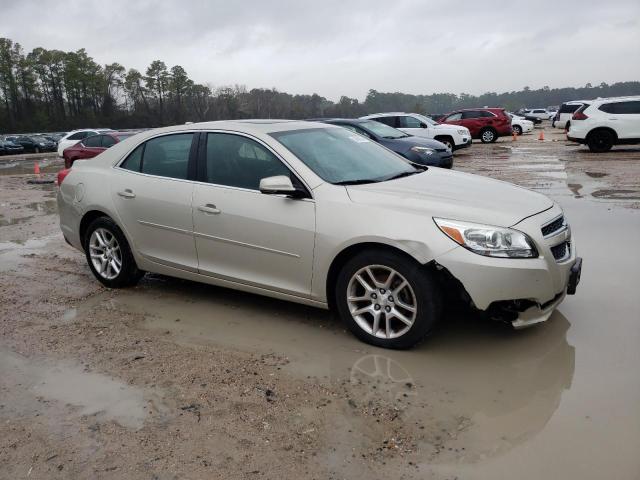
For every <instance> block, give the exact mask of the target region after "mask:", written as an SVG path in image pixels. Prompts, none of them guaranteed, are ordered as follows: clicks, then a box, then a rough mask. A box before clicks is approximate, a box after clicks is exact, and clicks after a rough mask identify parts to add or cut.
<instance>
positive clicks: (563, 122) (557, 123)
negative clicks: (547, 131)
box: [551, 100, 585, 130]
mask: <svg viewBox="0 0 640 480" xmlns="http://www.w3.org/2000/svg"><path fill="white" fill-rule="evenodd" d="M584 103H585V101H584V100H576V101H573V102H566V103H563V104H562V105H560V108H559V109H558V112H557V113H556V115H555V117H553V120H551V126H552V127H554V128H562V129H564V130H569V127H570V126H571V117H572V116H573V114H574V113H575V112H576V110H578V109H579V108H580V107H581V106H582V105H583V104H584Z"/></svg>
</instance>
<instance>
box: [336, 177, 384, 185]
mask: <svg viewBox="0 0 640 480" xmlns="http://www.w3.org/2000/svg"><path fill="white" fill-rule="evenodd" d="M379 181H380V180H377V179H375V178H360V179H358V180H343V181H341V182H334V183H333V184H334V185H363V184H365V183H378V182H379Z"/></svg>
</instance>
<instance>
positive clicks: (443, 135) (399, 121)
mask: <svg viewBox="0 0 640 480" xmlns="http://www.w3.org/2000/svg"><path fill="white" fill-rule="evenodd" d="M360 118H364V119H368V120H375V121H376V122H381V123H384V124H385V125H389V126H390V127H393V128H397V129H398V130H402V131H403V132H405V133H409V134H411V135H415V136H417V137H425V138H431V139H433V140H438V141H439V142H442V143H444V144H445V145H446V146H447V147H449V149H450V150H451V151H452V152H453V151H455V150H458V149H460V148H465V147H470V146H471V133H470V132H469V129H468V128H466V127H461V126H458V125H447V124H443V123H438V122H436V121H435V120H432V119H431V118H429V117H425V116H424V115H420V114H419V113H403V112H390V113H374V114H372V115H366V116H364V117H360Z"/></svg>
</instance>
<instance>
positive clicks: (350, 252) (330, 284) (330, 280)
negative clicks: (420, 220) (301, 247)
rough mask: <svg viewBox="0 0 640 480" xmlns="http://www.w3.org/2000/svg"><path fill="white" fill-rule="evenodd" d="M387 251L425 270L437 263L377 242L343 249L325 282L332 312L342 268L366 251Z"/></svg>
mask: <svg viewBox="0 0 640 480" xmlns="http://www.w3.org/2000/svg"><path fill="white" fill-rule="evenodd" d="M374 249H375V250H385V251H387V252H392V253H395V254H397V255H400V256H402V257H404V258H406V259H409V260H411V261H413V262H416V263H417V264H419V265H422V266H423V267H425V268H432V267H435V263H434V262H433V261H431V262H429V261H428V262H427V263H422V262H421V261H420V260H419V259H418V258H417V257H416V256H415V255H414V254H412V253H410V250H409V249H408V248H407V249H405V248H401V247H400V246H395V245H390V244H388V243H382V242H376V241H366V242H360V243H354V244H352V245H349V246H347V247H345V248H343V249H342V250H341V251H340V252H339V253H338V254H337V255H336V256H335V257H334V258H333V261H332V262H331V265H330V266H329V269H328V271H327V278H326V281H325V294H326V297H327V303H328V305H329V308H330V309H331V310H332V311H335V310H334V309H335V291H334V289H335V285H336V280H337V278H338V274H339V273H340V270H341V269H342V267H343V266H344V265H345V264H346V263H347V262H348V261H349V260H350V259H351V258H353V257H354V256H356V255H357V254H359V253H361V252H363V251H366V250H374Z"/></svg>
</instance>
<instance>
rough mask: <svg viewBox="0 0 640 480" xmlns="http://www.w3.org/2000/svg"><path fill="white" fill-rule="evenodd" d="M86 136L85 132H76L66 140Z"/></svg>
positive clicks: (79, 138) (80, 138)
mask: <svg viewBox="0 0 640 480" xmlns="http://www.w3.org/2000/svg"><path fill="white" fill-rule="evenodd" d="M86 136H87V132H78V133H74V134H73V135H71V136H70V137H68V138H67V140H82V139H83V138H84V137H86Z"/></svg>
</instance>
